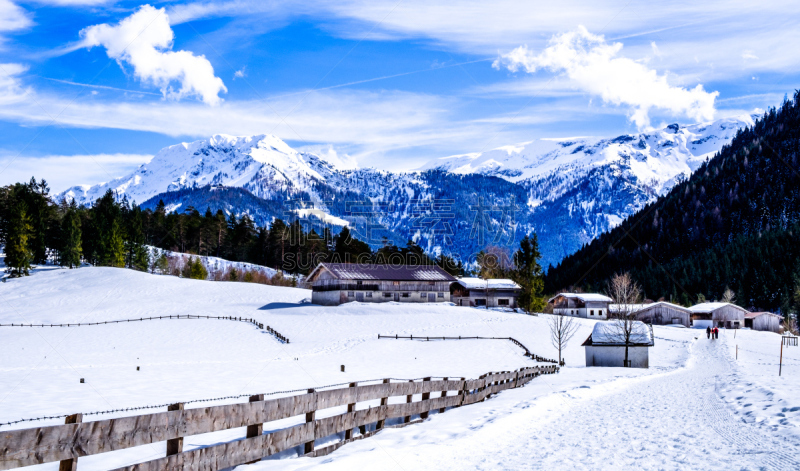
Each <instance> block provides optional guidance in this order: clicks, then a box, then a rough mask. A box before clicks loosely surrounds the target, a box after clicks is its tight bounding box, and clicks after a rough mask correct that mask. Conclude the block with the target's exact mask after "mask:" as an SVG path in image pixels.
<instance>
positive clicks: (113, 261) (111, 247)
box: [100, 220, 125, 267]
mask: <svg viewBox="0 0 800 471" xmlns="http://www.w3.org/2000/svg"><path fill="white" fill-rule="evenodd" d="M101 246H102V254H103V255H102V257H103V258H102V259H101V260H100V264H101V265H104V266H108V267H124V266H125V241H124V239H123V237H122V230H121V229H120V227H119V223H118V222H117V221H116V220H113V221H111V227H110V228H109V230H108V232H106V233H105V234H104V237H103V239H102V240H101Z"/></svg>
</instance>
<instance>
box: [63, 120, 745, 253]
mask: <svg viewBox="0 0 800 471" xmlns="http://www.w3.org/2000/svg"><path fill="white" fill-rule="evenodd" d="M751 124H752V118H751V117H750V116H742V117H738V118H724V119H721V120H717V121H714V122H711V123H704V124H694V125H688V126H681V125H678V124H674V125H669V126H666V127H664V128H661V129H658V130H653V131H648V132H646V133H639V134H632V135H622V136H617V137H614V138H596V137H592V138H568V139H539V140H536V141H530V142H528V143H521V144H517V145H512V146H503V147H499V148H497V149H493V150H490V151H487V152H485V153H473V154H462V155H458V156H449V157H443V158H439V159H433V160H431V161H430V162H428V163H427V164H425V165H423V166H422V167H419V168H418V169H416V170H410V171H406V172H390V171H386V170H377V169H374V168H360V169H350V168H347V169H345V168H339V167H337V166H336V165H334V164H333V163H331V162H330V161H328V160H326V159H325V158H324V157H321V156H319V155H317V154H313V153H308V152H300V151H297V150H295V149H293V148H291V147H290V146H289V145H288V144H286V143H285V142H283V141H282V140H280V139H279V138H277V137H276V136H272V135H263V134H262V135H256V136H230V135H223V134H218V135H214V136H211V137H210V138H208V139H203V140H198V141H194V142H191V143H181V144H176V145H173V146H169V147H166V148H164V149H162V150H161V151H160V152H158V153H157V154H156V155H155V156H154V157H153V159H152V160H151V161H150V162H149V163H148V164H144V165H142V166H141V167H139V168H138V169H137V170H135V171H134V172H132V173H130V174H129V175H126V176H124V177H120V178H117V179H115V180H112V181H110V182H107V183H103V184H100V185H94V186H89V187H85V186H77V187H72V188H70V189H68V190H66V191H65V192H63V193H61V194H60V195H58V198H60V199H64V198H66V199H74V200H76V201H77V202H78V203H80V204H90V203H91V202H93V201H94V200H95V199H97V198H99V197H100V196H102V194H103V193H105V191H107V190H109V189H110V190H112V191H114V192H115V193H116V194H117V196H119V197H122V196H123V195H124V196H126V197H127V198H128V200H131V201H137V202H140V203H143V202H145V201H150V205H151V206H152V205H153V202H152V200H153V199H155V198H157V197H158V195H162V194H169V195H170V196H169V199H170V201H172V202H173V203H172V206H170V207H171V208H172V209H174V208H177V207H181V206H182V207H184V208H186V207H188V206H189V205H190V204H191V202H195V203H203V202H208V201H220V200H219V198H214V197H211V196H210V195H205V196H201V193H198V192H183V193H181V191H182V190H189V189H201V188H205V187H209V188H210V189H211V188H220V187H238V188H242V189H244V190H246V191H247V192H249V193H251V194H252V195H254V196H255V197H258V198H262V199H265V200H273V202H275V201H277V202H284V203H287V204H289V203H290V202H291V201H292V200H306V201H314V202H316V203H315V211H316V212H317V214H319V215H322V214H327V215H329V216H330V217H331V218H335V219H336V220H338V221H339V222H340V223H341V221H345V222H349V223H352V224H356V223H364V224H366V223H367V222H366V220H365V219H366V218H368V217H371V216H364V215H363V214H362V215H358V214H352V212H351V211H349V210H348V208H347V204H344V205H343V204H341V203H342V201H343V200H346V199H350V200H352V201H353V202H357V203H358V204H359V205H372V206H373V207H374V208H382V209H380V211H375V213H376V214H375V215H374V218H373V219H374V221H376V223H377V224H378V225H379V226H380V227H382V228H383V229H385V230H386V231H389V232H392V231H394V232H396V233H397V237H398V238H411V239H413V240H415V241H417V242H418V243H420V245H422V246H423V248H425V250H427V251H428V252H430V253H440V252H443V251H445V252H447V251H456V252H458V251H465V250H467V248H469V250H468V252H469V253H470V254H471V253H472V252H473V251H474V249H475V248H476V247H477V245H478V244H477V242H476V241H473V240H469V239H471V238H472V237H474V234H475V231H474V230H473V229H474V226H475V224H479V225H483V224H486V225H488V226H487V227H489V226H491V228H492V229H493V230H495V231H500V232H501V233H502V234H504V236H505V235H508V234H513V235H511V236H510V237H511V239H514V240H512V241H511V242H512V243H513V242H515V241H516V239H519V238H521V237H522V235H521V234H523V233H529V232H531V231H535V232H537V233H539V235H540V242H541V244H542V253H543V257H544V261H545V263H546V264H549V263H557V262H559V261H560V260H561V259H562V258H563V257H565V256H567V255H569V254H571V253H572V252H574V251H575V250H577V249H579V248H580V247H581V246H582V245H584V244H586V243H588V242H589V241H591V240H593V239H594V238H596V237H597V236H598V235H600V234H602V233H603V232H606V231H608V230H610V229H612V228H614V227H616V225H618V224H619V223H620V222H621V221H622V220H623V219H624V218H625V217H627V216H629V215H630V214H633V212H635V211H636V210H637V209H639V208H641V207H643V206H644V205H645V204H647V203H648V202H651V201H653V200H654V199H655V198H657V197H658V196H659V195H662V194H664V193H665V192H666V191H668V190H669V189H670V188H671V187H672V186H674V185H675V183H677V182H678V181H681V180H682V179H683V178H686V176H688V174H689V173H691V172H692V171H694V170H695V169H696V168H697V167H699V166H700V165H701V164H702V162H704V161H705V160H706V159H707V158H708V157H709V156H710V155H713V154H714V152H716V151H717V150H719V147H721V146H722V145H723V144H724V143H726V142H729V140H730V139H732V138H733V135H734V133H735V132H736V131H738V129H741V128H742V127H746V126H748V125H751ZM464 177H470V178H469V179H468V180H464ZM493 179H496V180H493ZM501 181H503V182H504V183H502V184H501V183H500V182H501ZM466 182H469V183H468V184H467V183H466ZM469 185H473V187H470V186H469ZM508 185H511V186H508ZM437 186H439V187H438V188H437ZM180 198H184V199H185V201H183V202H181V201H182V200H180ZM432 198H439V199H450V198H452V199H453V200H454V201H458V202H459V203H460V204H461V205H462V206H463V207H460V208H459V211H456V212H455V213H453V215H454V217H455V218H458V220H453V221H451V222H452V224H451V226H452V228H450V229H452V231H453V232H456V231H457V233H456V234H455V235H454V236H455V239H456V240H455V242H454V244H453V246H451V247H448V246H447V244H444V243H443V242H442V241H441V237H438V236H441V235H442V233H443V229H442V227H439V228H420V227H417V226H418V225H419V218H418V217H416V218H415V217H414V215H415V214H416V213H415V211H416V210H415V206H419V201H421V200H426V199H428V200H430V199H432ZM190 200H191V201H190ZM237 200H238V201H252V200H250V199H248V198H244V199H242V197H238V196H237ZM156 201H157V199H156ZM483 201H487V202H489V205H490V206H489V213H488V215H487V216H486V221H484V220H483V219H482V220H481V221H479V222H477V223H476V222H475V216H474V215H473V214H472V213H471V211H472V212H474V211H476V210H474V209H472V208H475V207H477V205H479V204H483V203H481V202H483ZM184 203H186V204H184ZM219 204H220V205H223V204H222V202H221V201H220V203H219ZM509 205H515V207H518V210H517V209H515V217H516V220H515V221H513V222H509V221H507V220H506V215H505V214H501V212H502V211H501V209H497V208H506V207H510V206H509ZM246 206H247V207H241V208H236V207H233V206H230V205H227V206H226V207H225V208H224V209H225V211H228V212H235V213H237V214H243V213H248V211H250V210H251V209H252V211H251V212H252V216H254V217H257V218H258V219H257V222H259V223H261V224H268V223H269V222H270V221H271V219H274V218H276V217H283V218H286V217H291V216H292V214H293V213H292V212H291V211H288V212H287V211H283V212H281V214H276V213H275V212H274V211H272V210H270V211H265V210H264V208H261V207H260V206H261V205H253V204H247V205H246ZM250 206H252V208H250ZM220 207H221V206H220ZM220 207H215V208H213V209H214V210H216V209H219V208H220ZM257 207H258V208H257ZM269 207H270V208H274V207H276V206H275V205H269ZM493 208H494V209H493ZM256 210H257V211H256ZM430 213H431V211H428V216H431V217H432V216H435V215H432V214H430ZM294 214H297V213H294ZM431 217H429V218H428V219H431ZM481 218H483V216H481ZM323 219H324V216H323ZM552 221H559V222H558V223H557V224H553V222H552ZM443 224H444V223H443ZM341 225H342V224H338V226H339V227H340V226H341ZM501 226H507V227H503V228H502V229H501ZM511 226H513V227H511ZM450 229H447V230H450ZM447 230H446V231H445V232H447ZM437 231H438V233H437ZM437 238H438V239H440V240H439V241H437ZM500 238H502V237H500ZM491 240H498V238H497V237H495V238H493V239H491ZM371 243H372V244H373V245H378V244H380V241H371Z"/></svg>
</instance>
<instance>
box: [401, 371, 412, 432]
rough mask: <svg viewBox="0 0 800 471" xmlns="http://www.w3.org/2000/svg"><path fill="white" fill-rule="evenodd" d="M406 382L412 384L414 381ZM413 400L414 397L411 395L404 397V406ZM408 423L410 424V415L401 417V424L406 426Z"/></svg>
mask: <svg viewBox="0 0 800 471" xmlns="http://www.w3.org/2000/svg"><path fill="white" fill-rule="evenodd" d="M408 382H409V383H413V382H414V380H413V379H409V380H408ZM413 398H414V395H413V394H409V395H407V396H406V404H411V402H412V400H413ZM409 422H411V416H410V415H407V416H405V417H403V423H404V424H407V423H409Z"/></svg>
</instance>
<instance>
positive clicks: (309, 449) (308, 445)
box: [304, 388, 317, 454]
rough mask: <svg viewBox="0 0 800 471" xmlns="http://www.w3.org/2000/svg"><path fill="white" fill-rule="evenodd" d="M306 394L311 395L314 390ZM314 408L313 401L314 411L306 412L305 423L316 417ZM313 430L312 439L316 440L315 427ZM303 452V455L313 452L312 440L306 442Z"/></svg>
mask: <svg viewBox="0 0 800 471" xmlns="http://www.w3.org/2000/svg"><path fill="white" fill-rule="evenodd" d="M308 393H309V394H313V393H314V388H311V389H309V390H308ZM316 408H317V401H314V409H315V410H312V411H311V412H306V423H310V422H314V416H315V415H316V412H317V411H316ZM314 429H315V435H314V437H315V438H316V427H314ZM304 451H305V454H308V453H311V452H313V451H314V439H313V438H312V439H311V441H310V442H306V445H305V448H304Z"/></svg>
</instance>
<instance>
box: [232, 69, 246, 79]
mask: <svg viewBox="0 0 800 471" xmlns="http://www.w3.org/2000/svg"><path fill="white" fill-rule="evenodd" d="M245 77H247V66H244V67H242V68H241V69H239V70H237V71H236V72H234V73H233V79H234V80H236V79H237V78H245Z"/></svg>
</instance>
